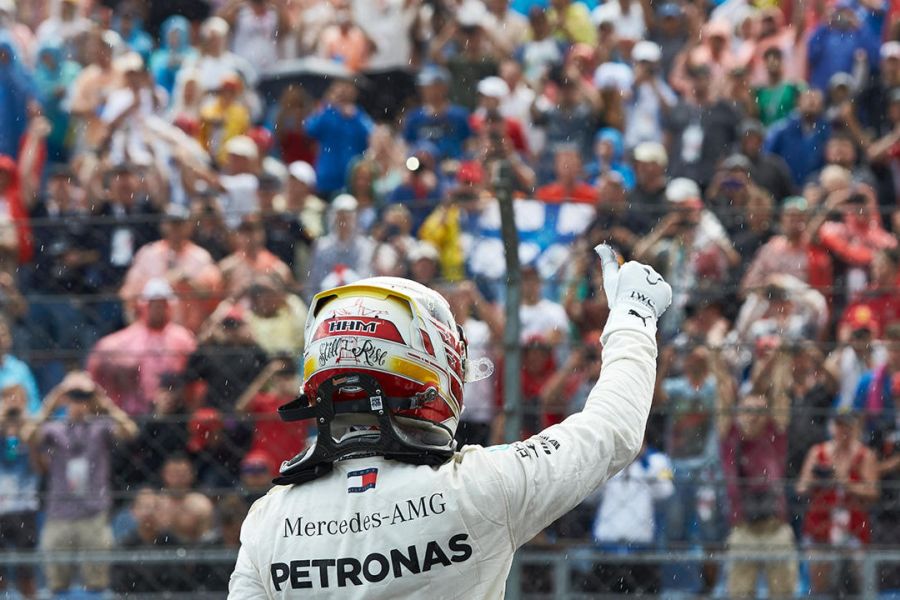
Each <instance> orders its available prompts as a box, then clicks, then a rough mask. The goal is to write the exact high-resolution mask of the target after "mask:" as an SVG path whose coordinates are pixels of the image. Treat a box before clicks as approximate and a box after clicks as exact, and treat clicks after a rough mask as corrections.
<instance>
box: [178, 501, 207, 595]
mask: <svg viewBox="0 0 900 600" xmlns="http://www.w3.org/2000/svg"><path fill="white" fill-rule="evenodd" d="M214 510H215V509H214V507H213V503H212V501H211V500H210V499H209V498H207V497H206V496H204V495H203V494H200V493H198V492H191V493H189V494H187V495H186V496H185V497H184V501H183V502H182V504H181V507H180V509H179V510H178V511H177V512H175V513H173V515H172V517H173V518H172V533H173V534H174V537H175V543H176V544H178V545H179V546H188V547H190V546H195V547H196V546H202V545H203V544H205V543H206V542H208V541H209V540H210V539H211V538H212V537H213V535H215V533H214V531H213V516H214V514H215V513H214ZM184 566H185V570H186V572H185V573H184V574H183V575H182V577H184V578H185V579H186V580H187V581H196V578H195V577H193V573H192V571H193V570H194V568H195V566H194V565H193V564H191V563H187V564H185V565H184Z"/></svg>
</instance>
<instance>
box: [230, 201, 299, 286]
mask: <svg viewBox="0 0 900 600" xmlns="http://www.w3.org/2000/svg"><path fill="white" fill-rule="evenodd" d="M265 235H266V233H265V229H264V228H263V223H262V218H261V217H260V216H259V215H258V214H256V213H251V214H248V215H247V216H246V217H244V218H243V219H242V220H241V224H240V225H239V226H238V228H237V231H236V232H235V236H234V248H235V250H234V252H232V253H231V254H229V255H228V256H226V257H225V258H223V259H222V260H221V261H219V270H221V271H222V278H223V280H224V283H225V295H226V297H227V298H237V297H238V296H240V295H241V294H242V293H244V291H245V290H246V289H247V288H248V287H249V286H250V284H251V283H252V281H253V279H254V278H255V277H257V276H260V275H271V276H275V277H279V278H280V279H281V281H282V282H284V284H285V285H290V284H291V283H292V282H293V277H292V276H291V270H290V268H289V267H288V266H287V265H286V264H284V263H283V262H281V260H280V259H279V258H278V257H277V256H275V255H274V254H272V253H271V252H269V251H268V250H266V238H265Z"/></svg>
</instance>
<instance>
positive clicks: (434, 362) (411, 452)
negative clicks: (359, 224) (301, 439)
mask: <svg viewBox="0 0 900 600" xmlns="http://www.w3.org/2000/svg"><path fill="white" fill-rule="evenodd" d="M491 371H492V366H491V365H490V363H489V361H487V362H485V361H475V362H473V363H471V364H470V363H469V361H468V360H467V356H466V340H465V336H464V334H463V331H462V328H460V327H459V326H458V325H457V323H456V320H455V319H454V318H453V314H452V313H451V311H450V305H449V304H448V303H447V301H446V300H445V299H444V297H443V296H441V295H440V294H439V293H437V292H435V291H434V290H432V289H429V288H427V287H425V286H423V285H421V284H418V283H416V282H414V281H409V280H407V279H400V278H395V277H374V278H370V279H363V280H361V281H358V282H355V283H352V284H350V285H346V286H342V287H338V288H334V289H331V290H327V291H324V292H320V293H319V294H317V295H316V296H315V297H314V298H313V301H312V303H311V305H310V307H309V313H308V316H307V321H306V348H305V350H304V353H303V390H302V392H303V395H302V396H301V398H300V399H299V400H298V401H300V402H301V404H300V405H299V410H301V411H303V412H298V415H302V416H301V417H300V418H313V417H314V418H316V419H317V424H318V426H319V439H318V440H317V445H320V443H321V444H324V448H325V449H322V448H320V449H319V452H320V453H324V454H323V456H322V457H320V460H319V461H318V462H328V461H329V460H336V459H337V458H340V457H341V456H342V455H346V454H348V453H353V452H360V451H365V450H371V451H374V452H380V453H383V454H385V455H386V456H391V457H394V458H397V459H399V460H407V459H408V460H409V461H410V462H420V463H435V462H437V461H436V460H434V459H435V458H437V459H439V460H440V462H443V460H446V459H447V458H449V457H450V456H451V455H452V453H453V451H454V450H455V442H454V440H453V436H454V434H455V433H456V427H457V424H458V423H459V417H460V414H461V413H462V410H463V384H464V383H465V382H466V381H475V380H478V379H483V378H484V377H487V376H489V375H490V373H491ZM289 406H290V405H289ZM284 408H285V409H287V408H288V407H284ZM282 416H283V417H284V416H285V411H282ZM332 425H335V426H336V427H337V428H339V429H340V430H341V431H340V433H341V434H343V433H346V432H347V431H351V432H352V431H354V430H356V431H359V430H362V431H364V432H365V431H374V430H377V431H378V434H377V435H374V436H372V435H370V436H369V438H372V437H375V438H378V441H377V442H376V443H374V444H373V447H372V448H366V447H364V446H361V445H360V444H363V442H362V441H361V438H362V437H365V436H357V437H358V438H360V439H358V440H357V441H356V442H354V443H347V444H345V446H346V447H345V448H343V449H342V448H340V444H341V443H342V437H343V436H342V435H337V434H336V433H335V428H334V427H332ZM323 428H326V429H327V431H328V437H329V438H331V439H322V438H323ZM328 446H332V447H331V448H327V447H328ZM306 454H310V451H308V452H307V453H306ZM326 455H327V456H326ZM404 457H405V458H404ZM303 458H304V455H301V456H298V457H296V458H295V459H294V460H293V461H288V462H286V463H285V464H284V465H283V466H282V469H281V472H282V475H286V471H290V470H291V469H292V468H294V467H295V466H296V465H297V463H298V459H303ZM299 462H304V461H303V460H300V461H299Z"/></svg>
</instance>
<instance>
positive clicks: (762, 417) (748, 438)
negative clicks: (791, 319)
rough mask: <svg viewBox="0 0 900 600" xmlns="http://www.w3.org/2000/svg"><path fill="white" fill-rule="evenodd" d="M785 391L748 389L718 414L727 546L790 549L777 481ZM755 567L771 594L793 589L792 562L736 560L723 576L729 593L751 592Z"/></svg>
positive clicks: (783, 450) (783, 445)
mask: <svg viewBox="0 0 900 600" xmlns="http://www.w3.org/2000/svg"><path fill="white" fill-rule="evenodd" d="M785 392H786V390H783V389H776V390H775V391H774V393H773V394H772V395H771V396H770V398H771V399H767V398H766V396H764V395H761V394H753V393H751V394H749V395H747V396H744V397H743V398H742V399H741V400H740V403H739V404H738V407H737V416H736V417H735V418H731V417H730V416H729V415H727V414H726V415H720V418H719V423H720V424H719V428H720V434H721V435H722V436H723V439H722V449H721V452H722V465H723V470H724V473H725V485H726V487H727V491H728V502H729V506H730V517H731V533H730V534H729V535H728V540H727V542H726V543H727V545H728V549H729V551H731V552H736V553H740V552H748V551H761V552H766V551H782V552H791V551H793V550H794V549H795V542H794V533H793V531H792V530H791V527H790V525H789V524H788V513H787V504H786V502H785V497H784V489H783V487H782V486H781V481H782V480H783V479H784V475H785V467H786V466H787V460H786V459H787V444H788V440H787V427H788V423H789V419H790V413H789V411H788V402H789V398H788V396H787V395H786V393H785ZM760 572H763V573H764V574H765V575H766V580H767V583H768V589H769V593H770V594H772V595H773V596H775V597H789V596H792V595H793V594H794V589H795V587H796V585H797V564H796V562H794V561H793V560H790V559H787V560H782V561H778V562H762V563H759V562H752V561H737V562H735V563H733V564H732V566H731V572H730V573H729V576H728V595H729V597H732V598H753V597H756V595H757V590H756V580H757V578H758V576H759V574H760Z"/></svg>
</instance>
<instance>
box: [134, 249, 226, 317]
mask: <svg viewBox="0 0 900 600" xmlns="http://www.w3.org/2000/svg"><path fill="white" fill-rule="evenodd" d="M156 277H162V278H165V279H168V280H169V283H170V284H171V285H172V289H174V290H175V294H176V295H177V296H178V302H177V303H176V305H175V307H174V310H173V312H172V320H173V321H175V322H176V323H178V324H179V325H184V326H185V327H187V328H188V329H190V330H191V331H193V332H196V331H198V330H199V329H200V325H202V324H203V321H204V320H205V319H206V317H208V316H209V315H210V314H212V312H213V311H214V310H215V308H216V305H217V304H218V301H219V299H220V298H219V296H220V294H221V291H222V274H221V272H219V267H218V266H216V263H215V262H214V261H213V259H212V256H210V254H209V252H207V251H206V250H204V249H203V248H201V247H200V246H198V245H197V244H195V243H193V242H187V243H186V244H185V245H184V247H182V249H181V251H180V252H176V251H175V250H173V249H172V247H171V246H170V245H169V243H168V242H167V241H166V240H160V241H158V242H152V243H150V244H147V245H145V246H143V247H142V248H141V249H140V250H139V251H138V253H137V254H136V255H135V257H134V262H132V264H131V268H130V269H128V274H127V275H126V276H125V283H124V284H123V285H122V289H121V290H120V291H119V296H120V297H121V298H122V300H124V301H125V302H126V304H127V305H128V307H129V308H130V309H131V310H132V311H133V310H134V301H135V300H136V299H137V298H138V297H139V296H140V294H141V290H143V289H144V286H145V285H146V284H147V282H148V281H150V280H151V279H154V278H156Z"/></svg>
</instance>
